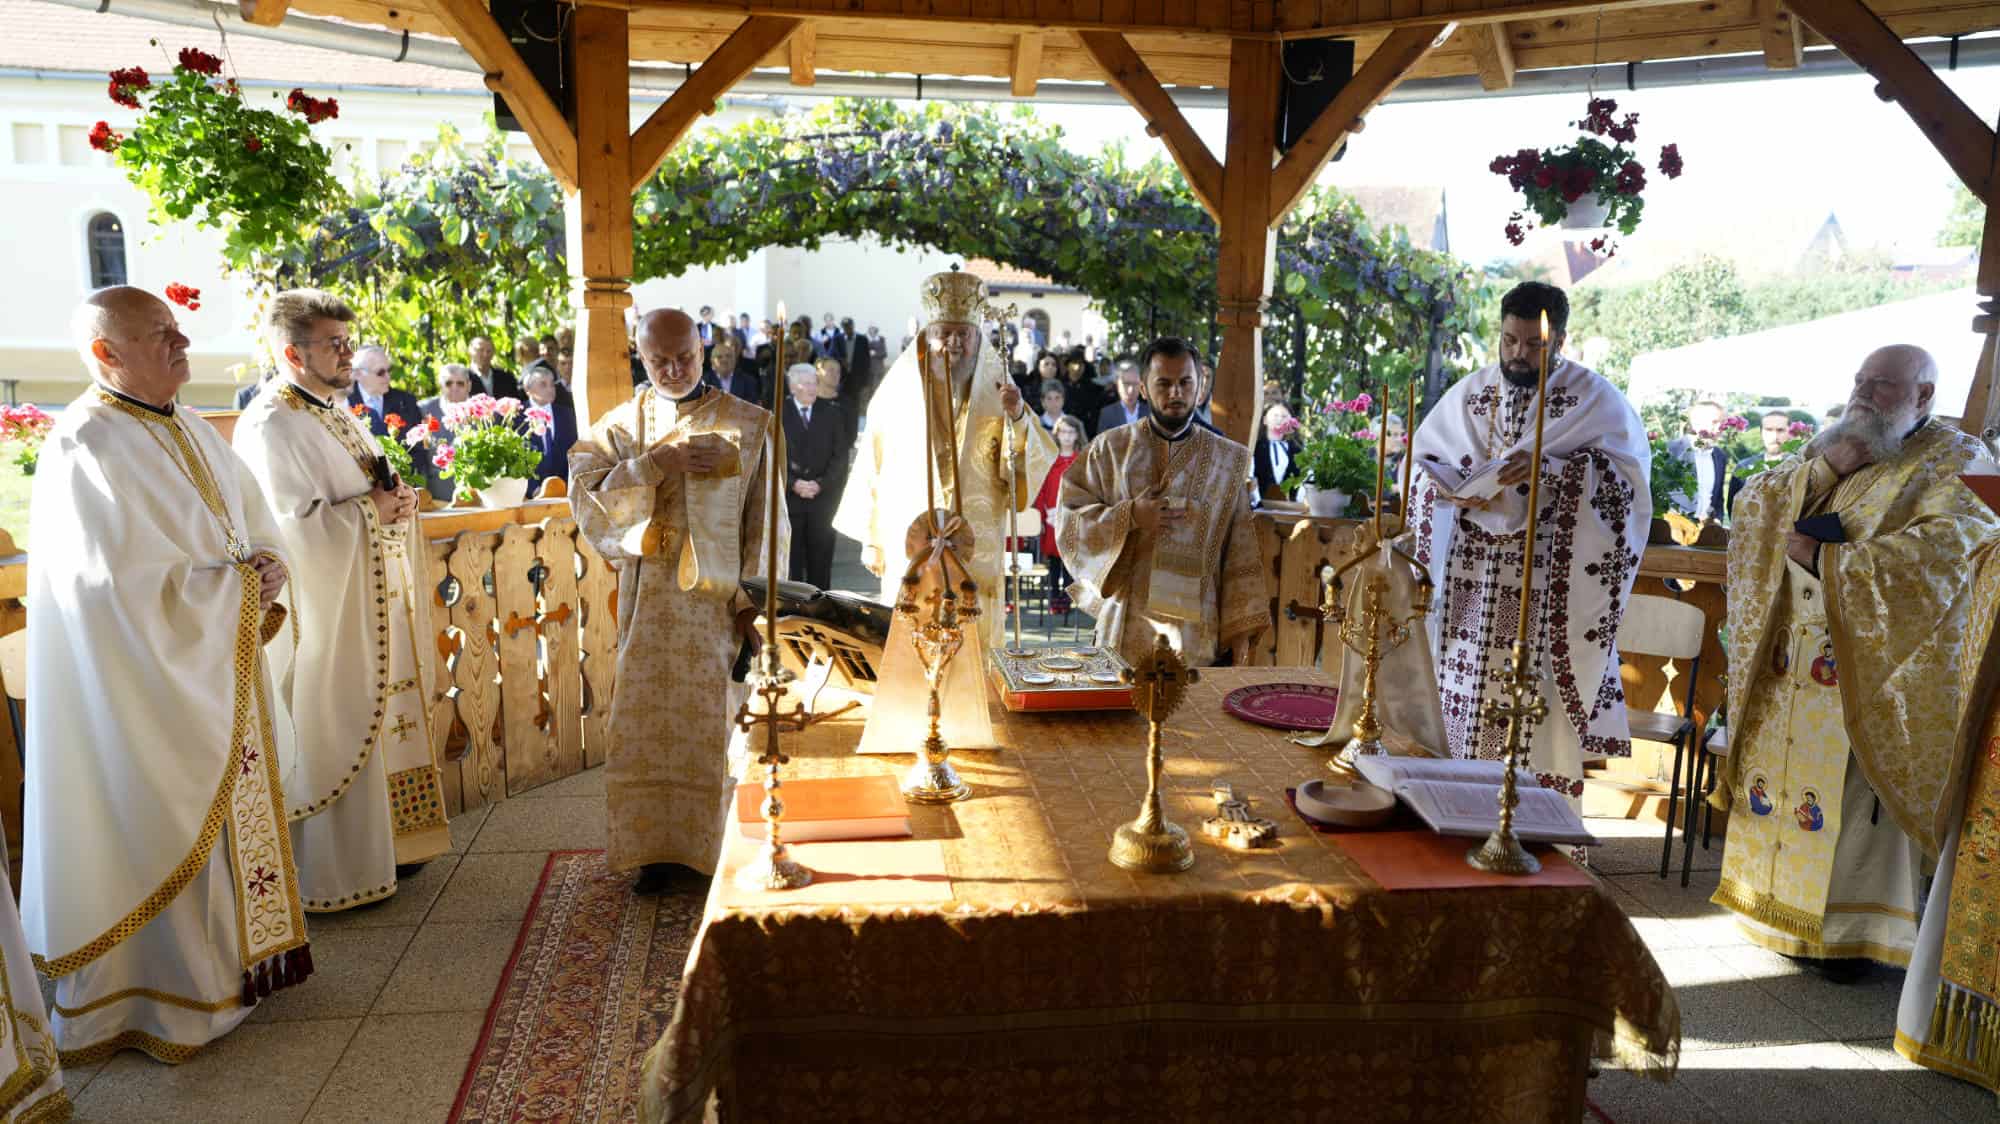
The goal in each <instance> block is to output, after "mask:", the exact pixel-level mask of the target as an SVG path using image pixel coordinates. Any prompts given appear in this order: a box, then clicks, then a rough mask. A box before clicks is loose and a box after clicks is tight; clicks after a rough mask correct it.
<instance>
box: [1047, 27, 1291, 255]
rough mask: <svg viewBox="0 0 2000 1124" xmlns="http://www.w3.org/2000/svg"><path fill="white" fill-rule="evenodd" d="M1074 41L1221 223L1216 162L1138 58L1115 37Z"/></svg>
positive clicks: (1082, 35) (1091, 35) (1094, 34)
mask: <svg viewBox="0 0 2000 1124" xmlns="http://www.w3.org/2000/svg"><path fill="white" fill-rule="evenodd" d="M1077 38H1078V39H1081V40H1083V49H1084V50H1086V51H1089V52H1090V56H1091V57H1092V58H1094V59H1096V60H1097V65H1098V66H1099V67H1101V68H1102V69H1103V71H1104V80H1105V81H1106V82H1108V83H1110V84H1111V87H1112V88H1113V89H1115V90H1117V91H1118V92H1119V94H1121V95H1122V96H1123V97H1124V98H1125V100H1126V101H1128V102H1130V103H1131V104H1132V108H1133V109H1136V110H1138V111H1139V116H1141V117H1143V118H1145V119H1146V133H1147V135H1149V136H1155V137H1158V138H1160V141H1161V142H1162V143H1163V144H1165V145H1166V146H1167V152H1168V153H1169V154H1170V155H1172V156H1173V158H1174V163H1176V164H1178V165H1180V168H1181V172H1182V174H1183V175H1185V176H1187V181H1188V186H1189V187H1190V188H1193V189H1194V196H1195V198H1196V199H1199V200H1200V201H1201V205H1202V207H1203V209H1205V210H1207V211H1208V213H1209V214H1210V215H1211V216H1212V217H1214V218H1215V219H1216V221H1217V222H1221V221H1222V218H1221V208H1222V162H1221V161H1219V160H1217V159H1216V158H1215V154H1214V153H1212V152H1210V151H1209V150H1208V146H1207V145H1206V144H1203V143H1202V140H1201V137H1200V136H1198V135H1196V133H1195V131H1194V126H1192V125H1190V124H1188V120H1187V118H1186V117H1185V116H1183V115H1182V114H1181V107H1180V106H1178V105H1176V104H1174V99H1173V98H1172V97H1171V96H1169V95H1168V93H1167V91H1166V89H1165V88H1164V87H1162V86H1161V85H1160V80H1159V79H1157V78H1155V77H1153V72H1152V71H1151V70H1149V69H1147V67H1146V63H1145V60H1143V59H1141V58H1140V57H1139V52H1137V51H1135V50H1133V49H1132V44H1131V43H1130V42H1128V41H1127V40H1126V38H1125V37H1124V36H1123V35H1119V34H1118V33H1116V32H1110V31H1084V32H1079V33H1078V34H1077ZM1274 112H1275V110H1274Z"/></svg>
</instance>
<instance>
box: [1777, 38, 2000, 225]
mask: <svg viewBox="0 0 2000 1124" xmlns="http://www.w3.org/2000/svg"><path fill="white" fill-rule="evenodd" d="M1787 3H1788V4H1789V5H1790V6H1791V9H1792V11H1793V12H1794V13H1795V14H1796V15H1797V16H1798V17H1799V18H1800V19H1803V20H1805V21H1806V23H1807V24H1809V25H1810V26H1811V27H1812V29H1813V30H1814V31H1817V32H1819V33H1820V34H1821V35H1824V36H1825V37H1826V39H1827V41H1828V42H1830V43H1832V44H1833V45H1834V46H1836V47H1839V48H1840V52H1841V53H1842V54H1844V55H1846V56H1847V57H1848V58H1849V59H1852V60H1853V61H1854V63H1855V64H1856V65H1858V66H1860V67H1861V68H1862V69H1864V70H1866V71H1868V73H1870V74H1872V75H1874V76H1875V80H1876V81H1877V82H1878V83H1880V86H1879V87H1878V88H1877V92H1878V93H1881V94H1883V95H1884V96H1885V97H1886V98H1890V99H1894V100H1895V102H1896V103H1897V104H1899V105H1901V106H1902V107H1903V111H1904V112H1905V113H1908V114H1909V115H1910V119H1911V120H1912V121H1915V122H1916V124H1917V128H1918V129H1921V130H1922V131H1923V134H1924V136H1926V137H1928V138H1930V142H1931V147H1933V148H1935V149H1937V151H1938V155H1940V156H1942V157H1944V160H1945V163H1947V164H1949V165H1951V170H1952V171H1953V172H1954V173H1955V174H1956V175H1957V176H1958V178H1959V179H1960V180H1962V181H1964V183H1965V186H1966V187H1968V188H1970V189H1971V190H1972V193H1973V194H1974V195H1977V196H1978V197H1979V198H1980V199H1981V200H1983V201H1985V202H1987V203H1989V204H1990V203H1991V202H1992V200H1991V199H1990V198H1989V197H1988V196H1989V194H1990V191H1991V177H1992V173H1993V169H1992V160H1993V130H1992V129H1991V128H1988V127H1987V124H1986V122H1985V121H1984V120H1982V119H1981V118H1980V116H1979V115H1978V114H1976V113H1974V112H1972V110H1971V109H1969V108H1967V107H1966V104H1965V103H1964V102H1962V101H1960V100H1959V99H1958V95H1957V94H1955V93H1953V92H1952V91H1951V87H1949V86H1947V85H1945V84H1944V79H1942V78H1939V77H1938V76H1937V74H1936V72H1935V71H1933V70H1931V68H1930V66H1929V65H1928V64H1926V63H1925V62H1924V60H1923V59H1921V58H1919V57H1918V56H1917V53H1916V52H1915V51H1912V50H1910V48H1908V47H1906V46H1904V45H1903V41H1902V40H1901V39H1899V38H1897V36H1896V33H1895V32H1894V31H1891V30H1890V29H1889V26H1888V25H1887V24H1885V23H1883V22H1882V20H1881V17H1879V16H1877V15H1876V14H1875V13H1874V12H1873V11H1871V10H1870V9H1869V8H1868V6H1867V5H1866V4H1863V3H1861V2H1860V0H1787Z"/></svg>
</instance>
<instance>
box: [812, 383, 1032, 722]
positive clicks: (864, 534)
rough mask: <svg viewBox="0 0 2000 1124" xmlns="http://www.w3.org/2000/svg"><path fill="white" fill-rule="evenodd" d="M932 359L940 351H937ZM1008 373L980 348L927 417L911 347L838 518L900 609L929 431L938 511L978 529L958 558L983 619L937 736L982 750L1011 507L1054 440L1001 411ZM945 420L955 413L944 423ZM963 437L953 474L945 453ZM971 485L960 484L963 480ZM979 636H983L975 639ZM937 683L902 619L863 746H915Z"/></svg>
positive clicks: (955, 673) (970, 639) (999, 638)
mask: <svg viewBox="0 0 2000 1124" xmlns="http://www.w3.org/2000/svg"><path fill="white" fill-rule="evenodd" d="M932 362H933V363H941V362H942V360H941V358H939V357H937V356H933V358H932ZM1006 380H1007V376H1006V374H1005V372H1004V371H1002V369H1001V366H1000V361H999V358H998V356H997V355H996V353H995V351H994V349H993V348H992V347H991V346H990V345H986V344H982V345H981V346H980V349H979V365H978V368H977V370H976V371H975V373H974V374H973V376H972V379H971V380H970V382H969V383H968V384H967V385H956V384H954V385H953V386H952V387H951V388H950V395H951V402H950V406H952V407H956V409H955V410H952V411H951V412H950V413H947V404H946V401H945V398H946V388H945V386H944V385H942V384H941V383H940V384H938V385H937V386H936V387H935V389H934V392H933V395H934V397H933V405H934V407H935V408H934V409H933V410H931V411H930V412H929V414H928V416H927V414H926V411H925V408H924V397H925V395H924V389H923V384H922V383H921V382H920V381H919V380H918V378H917V353H916V349H915V348H914V347H911V348H909V349H906V350H905V351H904V352H903V354H902V356H901V357H899V358H898V359H897V360H896V364H895V366H893V367H891V368H890V369H889V373H888V375H887V376H886V377H884V378H883V380H882V383H881V385H880V386H879V387H878V388H877V390H876V391H875V398H874V400H873V402H872V403H871V404H870V406H869V410H868V428H867V429H866V430H865V431H863V432H862V434H861V440H860V444H859V448H858V451H857V453H856V456H855V458H854V470H853V475H852V476H850V477H849V479H848V482H847V489H846V491H845V492H844V493H843V494H842V496H841V501H840V508H839V510H838V511H837V512H836V513H835V515H834V518H833V525H834V528H835V529H836V530H838V531H839V532H840V533H841V534H843V535H846V536H848V537H849V538H854V539H859V540H860V541H861V544H862V546H863V547H871V546H872V547H874V548H875V549H876V550H877V551H878V552H879V556H880V558H881V559H882V588H881V598H882V602H883V603H884V604H887V605H894V604H896V602H897V600H898V598H899V596H900V590H901V584H902V580H903V574H904V571H905V570H906V568H907V566H908V561H909V557H910V555H909V550H908V542H907V540H908V535H909V530H910V526H911V524H913V523H915V522H916V520H917V517H918V516H920V515H922V514H923V512H924V510H925V508H926V505H927V504H928V503H929V502H930V496H929V494H928V493H927V489H926V485H925V477H926V473H925V467H926V466H925V460H926V456H925V434H926V431H927V428H928V432H929V435H930V437H929V439H930V442H931V445H932V449H933V453H934V458H935V462H936V470H935V475H933V476H932V477H931V479H932V480H933V481H934V483H935V487H936V493H935V494H936V501H937V504H938V506H939V507H943V508H951V507H953V506H956V507H957V508H958V509H959V510H960V511H961V512H962V514H963V515H964V517H965V522H966V524H967V525H968V526H969V527H970V528H971V531H972V536H973V549H972V550H971V551H969V552H964V553H961V554H960V555H959V561H960V562H961V563H963V564H964V566H965V568H966V570H967V572H968V573H970V575H971V576H972V580H973V581H974V582H976V583H978V585H979V616H978V617H977V618H974V619H972V620H969V621H967V622H966V624H965V645H964V647H963V648H961V649H960V651H959V654H958V655H957V656H956V657H954V658H953V660H952V662H951V664H950V665H948V666H947V667H946V669H945V677H944V682H943V684H942V686H941V687H940V689H939V703H940V707H941V710H942V713H941V714H940V716H939V720H938V724H939V731H940V733H941V734H942V736H943V737H944V740H945V742H946V744H948V745H953V746H961V747H984V746H991V745H992V744H993V725H992V721H991V719H990V718H989V717H988V715H987V710H986V669H985V660H986V651H985V650H986V648H987V647H989V646H992V647H998V646H1000V645H1002V644H1005V643H1006V635H1007V628H1006V618H1005V608H1006V604H1007V600H1006V593H1005V589H1004V582H1005V578H1004V576H1003V573H1002V567H1001V560H1002V559H1003V558H1004V557H1005V552H1004V551H1003V550H1002V546H1003V544H1004V542H1005V539H1006V519H1007V507H1006V505H1007V504H1008V503H1010V502H1011V503H1012V504H1013V505H1014V510H1015V511H1017V512H1018V511H1021V510H1022V509H1024V508H1026V507H1027V506H1028V501H1029V500H1030V499H1031V498H1032V495H1031V492H1030V489H1029V485H1028V481H1034V482H1035V484H1036V485H1037V486H1039V484H1040V483H1041V481H1042V478H1043V477H1045V476H1047V475H1048V471H1049V466H1050V465H1051V464H1054V463H1055V456H1056V444H1055V437H1054V435H1052V434H1050V433H1049V432H1048V431H1047V430H1045V429H1043V428H1042V427H1041V425H1040V424H1039V423H1038V422H1036V420H1035V419H1034V418H1033V417H1031V416H1030V415H1029V413H1028V411H1027V410H1026V409H1023V410H1022V411H1021V416H1020V418H1018V419H1016V420H1014V421H1012V422H1007V421H1005V420H1004V418H1005V414H1004V413H1003V411H1002V410H1001V406H1000V392H1001V384H1002V383H1003V382H1005V381H1006ZM948 419H949V420H948ZM1008 428H1011V429H1012V430H1013V449H1014V452H1015V470H1014V472H1013V481H1012V484H1013V487H1012V488H1011V489H1010V488H1009V487H1008V483H1009V481H1008V480H1007V476H1008V474H1007V473H1006V472H1005V471H1004V469H1003V468H1002V460H1003V454H1004V450H1005V433H1006V429H1008ZM954 436H956V438H957V451H958V456H957V460H956V467H957V475H956V476H955V475H954V474H953V462H952V460H951V458H950V457H949V456H947V453H948V452H949V451H950V449H951V448H952V438H953V437H954ZM960 478H962V479H963V480H964V488H963V489H962V490H961V489H960V488H959V486H958V484H959V479H960ZM975 641H978V642H975ZM929 694H930V691H929V686H928V685H927V684H926V683H925V681H924V676H923V667H922V663H921V662H920V660H919V659H918V657H917V654H916V650H915V648H914V647H913V645H912V642H911V629H910V623H909V620H908V618H907V617H906V616H905V615H904V614H902V613H898V614H896V618H895V620H894V622H893V623H892V624H891V625H890V628H889V639H888V641H887V643H885V644H884V645H883V648H882V666H881V668H880V670H879V673H878V676H877V684H876V688H875V701H874V704H873V706H871V707H870V708H869V712H868V724H867V726H866V727H865V728H864V730H863V733H862V737H861V746H860V749H861V752H864V753H898V752H903V753H910V752H915V750H916V746H917V745H918V743H920V742H922V741H923V740H924V736H925V735H926V734H927V733H928V731H929V718H928V715H927V713H926V708H927V706H928V700H929Z"/></svg>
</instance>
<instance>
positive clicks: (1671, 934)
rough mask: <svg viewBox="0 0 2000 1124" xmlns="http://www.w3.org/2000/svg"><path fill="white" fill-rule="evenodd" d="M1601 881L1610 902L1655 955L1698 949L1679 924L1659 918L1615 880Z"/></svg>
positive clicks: (1654, 911)
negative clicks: (1678, 949) (1672, 950)
mask: <svg viewBox="0 0 2000 1124" xmlns="http://www.w3.org/2000/svg"><path fill="white" fill-rule="evenodd" d="M1602 881H1603V882H1604V885H1605V887H1606V888H1607V889H1608V890H1609V891H1610V893H1611V897H1612V900H1614V901H1616V902H1617V903H1618V908H1619V909H1621V910H1623V911H1624V912H1625V917H1626V920H1628V921H1630V922H1632V928H1633V929H1634V930H1636V931H1637V932H1638V934H1639V939H1640V940H1642V941H1645V942H1646V947H1647V948H1649V949H1651V950H1653V952H1654V954H1655V955H1657V954H1659V953H1661V952H1665V951H1668V950H1670V949H1677V948H1698V947H1700V946H1698V945H1696V944H1695V943H1694V941H1693V940H1692V939H1690V938H1689V936H1688V934H1686V933H1685V932H1682V931H1681V927H1680V925H1679V923H1677V922H1674V921H1671V920H1668V919H1667V918H1665V917H1661V916H1660V914H1659V912H1658V911H1657V910H1655V909H1653V908H1652V907H1651V906H1648V905H1647V904H1645V903H1644V902H1642V901H1640V900H1639V899H1638V898H1635V897H1633V896H1632V895H1631V894H1629V893H1627V892H1626V891H1625V890H1623V889H1622V888H1620V887H1619V885H1618V880H1617V879H1615V878H1604V879H1602Z"/></svg>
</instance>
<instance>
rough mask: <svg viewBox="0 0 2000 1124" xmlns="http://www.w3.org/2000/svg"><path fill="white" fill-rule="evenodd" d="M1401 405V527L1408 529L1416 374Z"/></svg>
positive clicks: (1415, 406)
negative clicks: (1404, 403)
mask: <svg viewBox="0 0 2000 1124" xmlns="http://www.w3.org/2000/svg"><path fill="white" fill-rule="evenodd" d="M1405 401H1406V403H1407V404H1406V405H1405V406H1404V407H1403V499H1402V504H1401V510H1402V513H1403V529H1404V530H1406V531H1407V530H1409V529H1410V461H1411V460H1413V459H1415V454H1416V451H1417V376H1416V375H1415V374H1411V376H1410V387H1409V394H1408V395H1407V397H1406V399H1405Z"/></svg>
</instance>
